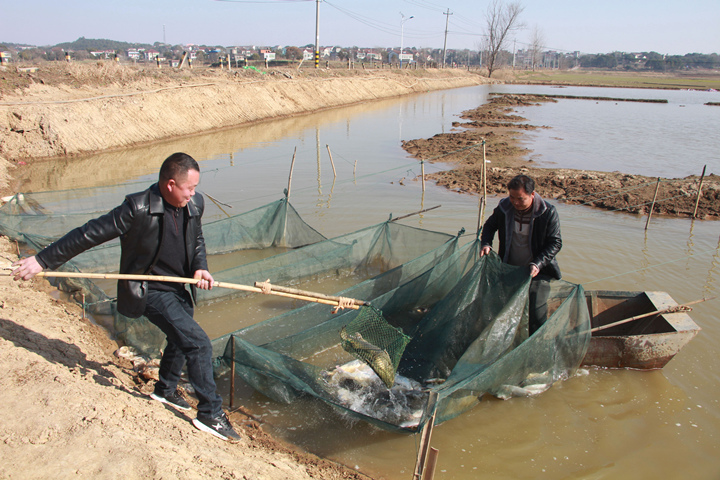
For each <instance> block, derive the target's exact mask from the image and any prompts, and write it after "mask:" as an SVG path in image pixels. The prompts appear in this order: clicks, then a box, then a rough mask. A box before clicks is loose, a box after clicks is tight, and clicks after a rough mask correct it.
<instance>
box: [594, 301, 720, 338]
mask: <svg viewBox="0 0 720 480" xmlns="http://www.w3.org/2000/svg"><path fill="white" fill-rule="evenodd" d="M714 298H715V297H710V298H702V299H700V300H695V301H694V302H690V303H685V304H683V305H675V306H674V307H668V308H665V309H662V310H655V311H654V312H648V313H644V314H642V315H636V316H634V317H630V318H626V319H624V320H618V321H617V322H613V323H608V324H607V325H602V326H600V327H595V328H592V329H590V333H594V332H599V331H601V330H607V329H608V328H612V327H617V326H618V325H623V324H625V323H630V322H634V321H635V320H640V319H641V318H646V317H651V316H653V315H663V314H665V313H675V312H689V311H690V310H692V308H690V305H695V304H696V303H701V302H706V301H708V300H713V299H714Z"/></svg>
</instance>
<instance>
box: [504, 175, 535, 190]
mask: <svg viewBox="0 0 720 480" xmlns="http://www.w3.org/2000/svg"><path fill="white" fill-rule="evenodd" d="M507 188H508V190H520V189H521V188H522V189H523V190H525V193H527V194H528V195H530V194H531V193H533V192H534V191H535V180H533V179H532V178H530V177H528V176H527V175H517V176H515V177H513V178H512V180H510V181H509V182H508V184H507Z"/></svg>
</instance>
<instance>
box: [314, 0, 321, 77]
mask: <svg viewBox="0 0 720 480" xmlns="http://www.w3.org/2000/svg"><path fill="white" fill-rule="evenodd" d="M315 68H320V0H316V1H315Z"/></svg>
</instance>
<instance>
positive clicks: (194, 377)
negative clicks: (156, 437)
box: [145, 290, 222, 417]
mask: <svg viewBox="0 0 720 480" xmlns="http://www.w3.org/2000/svg"><path fill="white" fill-rule="evenodd" d="M145 316H146V317H147V318H148V319H149V320H150V321H151V322H152V323H153V324H154V325H155V326H157V327H158V328H159V329H160V330H162V332H163V333H164V334H165V336H166V337H167V346H166V347H165V351H164V352H163V356H162V359H161V360H160V379H159V380H158V382H157V383H156V384H155V393H157V394H160V395H168V394H171V393H173V392H175V389H176V388H177V384H178V381H179V380H180V374H181V373H182V368H183V366H184V365H185V363H186V362H187V373H188V377H189V380H190V384H191V385H192V386H193V388H194V389H195V394H196V396H197V399H198V407H197V408H198V415H201V416H203V417H214V416H216V415H218V414H220V413H221V412H222V397H220V395H218V394H217V386H216V385H215V379H214V378H213V368H212V345H211V344H210V338H209V337H208V336H207V334H206V333H205V331H204V330H203V329H202V328H201V327H200V325H198V323H197V322H196V321H195V319H193V304H192V298H191V297H190V292H188V291H187V290H182V291H181V292H178V293H175V292H163V291H159V290H150V291H148V296H147V306H146V307H145Z"/></svg>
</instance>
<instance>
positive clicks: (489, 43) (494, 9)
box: [483, 0, 525, 77]
mask: <svg viewBox="0 0 720 480" xmlns="http://www.w3.org/2000/svg"><path fill="white" fill-rule="evenodd" d="M524 9H525V7H523V6H522V5H521V4H520V3H519V2H513V3H509V4H505V3H503V2H501V1H500V0H493V2H492V3H491V4H490V5H489V6H488V9H487V12H486V14H485V21H486V25H487V26H486V31H485V39H484V40H483V50H484V51H485V55H484V58H483V62H484V63H485V65H487V68H488V77H492V74H493V72H494V71H495V69H496V68H497V65H498V60H499V56H500V52H502V50H503V49H504V48H505V43H506V42H507V40H508V35H509V34H510V33H511V32H514V31H517V30H520V29H522V28H524V25H523V24H522V23H521V22H520V14H521V13H522V12H523V10H524Z"/></svg>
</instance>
